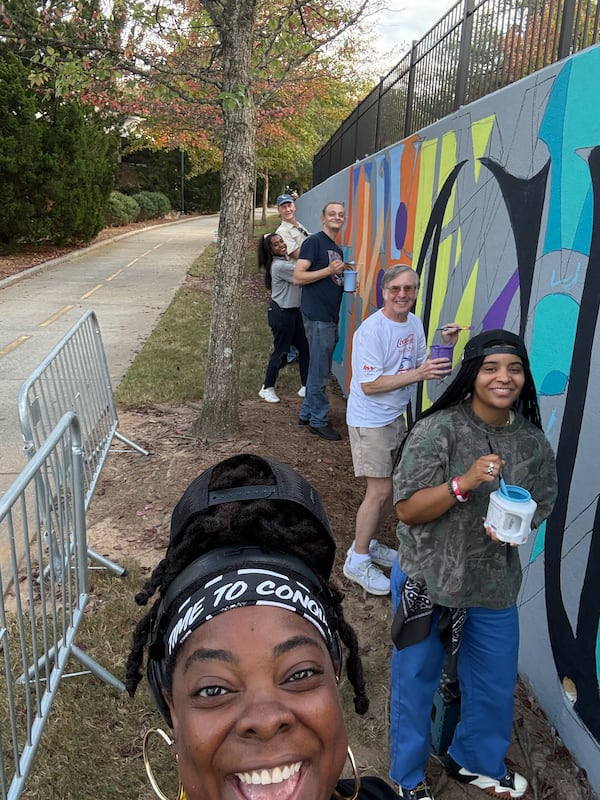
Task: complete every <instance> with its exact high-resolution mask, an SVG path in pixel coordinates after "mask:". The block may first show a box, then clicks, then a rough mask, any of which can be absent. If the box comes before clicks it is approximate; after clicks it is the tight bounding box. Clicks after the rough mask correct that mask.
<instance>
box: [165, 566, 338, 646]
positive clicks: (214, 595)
mask: <svg viewBox="0 0 600 800" xmlns="http://www.w3.org/2000/svg"><path fill="white" fill-rule="evenodd" d="M258 605H266V606H275V607H277V608H282V609H284V610H286V611H292V612H294V613H296V614H300V615H301V616H302V617H304V619H306V620H307V621H308V622H310V623H311V624H312V625H313V626H314V627H315V628H316V630H317V631H318V632H319V634H320V636H321V637H322V638H323V639H324V640H325V643H326V644H327V648H328V649H329V650H331V645H332V641H333V634H332V632H331V629H330V627H329V624H328V622H327V617H326V615H325V610H324V608H323V606H322V605H321V603H320V602H319V600H318V599H317V598H316V597H315V592H314V590H311V588H309V587H308V586H307V585H306V584H305V583H303V582H302V581H301V580H300V579H299V577H296V576H292V575H290V574H285V573H284V572H282V571H279V570H275V569H269V568H268V567H262V568H259V567H240V568H237V569H233V570H231V571H224V572H222V573H221V574H219V575H216V576H215V577H213V578H212V579H210V580H209V581H207V582H206V583H203V584H202V586H200V587H199V588H196V589H195V590H193V591H192V592H191V593H190V594H189V595H188V596H187V597H184V599H183V600H182V601H181V603H180V604H179V605H178V607H177V608H176V609H174V610H173V612H172V617H171V620H170V622H169V625H168V627H167V630H166V635H165V638H164V643H165V656H166V658H167V660H171V659H172V658H173V656H174V655H175V653H176V652H177V650H178V649H179V648H180V647H181V646H182V644H183V643H184V642H185V641H186V639H187V638H188V636H189V635H190V634H191V633H192V632H193V631H194V630H196V628H198V627H199V626H200V625H202V624H204V623H205V622H208V621H209V620H210V619H213V618H214V617H216V616H217V615H218V614H222V613H223V612H225V611H231V610H232V609H234V608H242V607H244V606H258Z"/></svg>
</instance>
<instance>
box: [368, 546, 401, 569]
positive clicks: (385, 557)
mask: <svg viewBox="0 0 600 800" xmlns="http://www.w3.org/2000/svg"><path fill="white" fill-rule="evenodd" d="M369 555H370V556H371V561H372V562H373V563H374V564H378V565H379V566H380V567H392V566H393V565H394V561H395V560H396V559H397V558H398V552H397V551H396V550H392V548H391V547H388V546H387V545H386V544H380V543H379V542H378V541H377V539H371V541H370V543H369Z"/></svg>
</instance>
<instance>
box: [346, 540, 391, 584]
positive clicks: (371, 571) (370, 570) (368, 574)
mask: <svg viewBox="0 0 600 800" xmlns="http://www.w3.org/2000/svg"><path fill="white" fill-rule="evenodd" d="M353 553H354V544H353V545H352V547H351V548H350V550H348V555H347V556H346V560H345V561H344V569H343V572H344V575H345V576H346V577H347V578H349V580H351V581H354V583H358V585H359V586H362V587H363V589H365V590H366V591H367V592H369V593H370V594H378V595H384V594H389V593H390V582H389V579H388V578H386V577H385V575H384V574H383V572H382V571H381V570H380V569H379V568H378V567H376V566H375V564H373V562H372V561H371V559H370V558H369V559H367V560H366V561H363V562H361V563H360V564H359V565H358V566H357V567H354V566H352V564H351V559H352V554H353Z"/></svg>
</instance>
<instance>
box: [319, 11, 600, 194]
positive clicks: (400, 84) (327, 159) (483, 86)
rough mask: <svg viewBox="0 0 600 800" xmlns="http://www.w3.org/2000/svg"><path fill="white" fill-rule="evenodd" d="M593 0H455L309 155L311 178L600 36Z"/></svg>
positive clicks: (326, 174)
mask: <svg viewBox="0 0 600 800" xmlns="http://www.w3.org/2000/svg"><path fill="white" fill-rule="evenodd" d="M599 24H600V5H599V3H598V1H597V0H479V2H477V0H459V2H458V3H456V5H454V6H453V7H452V8H451V9H450V10H449V11H448V13H447V14H446V15H445V16H444V17H442V19H441V20H440V21H439V22H438V23H437V24H436V25H434V27H433V28H431V29H430V30H429V31H428V32H427V33H426V34H425V36H423V38H422V39H420V40H419V41H415V42H413V45H412V47H411V49H410V51H409V52H408V53H407V54H406V55H405V56H404V58H403V59H402V60H401V61H400V62H399V63H398V64H397V65H396V66H395V67H394V68H393V69H392V70H391V71H390V72H389V73H388V74H387V75H386V76H385V77H383V78H382V79H381V80H380V82H379V84H378V85H377V86H376V87H375V88H374V89H373V90H372V91H371V92H370V93H369V94H368V95H367V97H365V99H364V100H362V101H361V102H360V103H359V105H358V106H357V107H356V108H355V109H354V111H353V112H352V113H351V114H350V115H349V116H348V117H347V118H346V119H345V120H344V122H343V123H342V125H341V126H340V127H339V128H338V130H337V131H336V132H335V133H334V134H333V136H332V137H331V138H330V139H329V141H328V142H327V143H326V144H325V145H324V146H323V147H322V148H321V149H320V150H319V152H318V153H317V155H316V156H315V158H314V160H313V186H315V185H316V184H318V183H321V182H322V181H324V180H325V179H326V178H328V177H329V176H330V175H334V174H335V173H336V172H339V171H340V170H341V169H344V167H347V166H349V165H350V164H352V163H354V162H355V161H356V160H359V159H362V158H365V156H368V155H371V154H372V153H376V152H377V151H379V150H381V149H382V148H384V147H387V146H388V145H391V144H395V143H396V142H398V141H400V140H401V139H404V138H405V137H406V136H410V134H411V133H414V132H415V131H418V130H421V129H422V128H425V127H426V126H427V125H431V124H432V123H434V122H437V120H439V119H442V117H445V116H446V115H447V114H450V113H451V112H452V111H455V110H457V109H458V108H460V106H463V105H466V104H467V103H471V102H473V101H474V100H477V99H478V98H480V97H483V96H485V95H487V94H490V93H491V92H493V91H495V90H496V89H500V88H501V87H502V86H507V85H508V84H509V83H513V82H514V81H517V80H519V79H520V78H523V77H525V76H526V75H530V74H531V73H532V72H536V71H537V70H539V69H542V67H545V66H548V65H549V64H553V63H554V62H556V61H559V60H560V59H562V58H566V57H567V56H569V55H572V54H573V53H576V52H578V51H579V50H584V49H585V48H586V47H590V46H591V45H593V44H596V43H597V42H598V41H599V38H600V33H599Z"/></svg>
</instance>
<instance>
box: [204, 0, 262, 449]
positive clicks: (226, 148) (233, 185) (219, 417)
mask: <svg viewBox="0 0 600 800" xmlns="http://www.w3.org/2000/svg"><path fill="white" fill-rule="evenodd" d="M204 6H205V8H206V10H207V11H208V12H209V14H210V15H211V18H212V19H213V22H214V23H215V24H216V26H217V28H218V30H219V35H220V39H221V44H222V53H223V86H222V89H223V96H224V98H225V99H224V100H223V123H224V131H223V135H224V141H223V167H222V169H221V216H220V219H219V234H218V241H217V252H216V257H215V272H214V286H213V298H212V310H211V318H210V336H209V343H208V356H207V360H206V381H205V384H204V400H203V403H202V410H201V412H200V417H199V419H198V421H197V423H196V425H195V433H197V434H200V435H202V436H206V437H207V438H211V439H215V438H221V437H226V436H229V435H234V434H235V433H237V432H238V430H239V413H238V404H239V364H240V353H239V347H240V314H241V285H242V277H243V274H244V264H245V259H246V253H247V251H248V244H249V243H248V220H249V219H250V214H251V212H252V208H253V205H252V204H253V195H254V176H255V163H256V126H257V119H256V108H255V105H254V100H253V97H252V95H251V94H249V93H248V92H247V93H246V98H245V99H244V101H243V102H239V101H237V100H235V99H233V100H232V99H231V98H233V97H234V96H235V95H236V94H237V93H238V92H239V91H240V89H246V87H248V85H249V83H250V58H251V54H252V40H253V29H254V17H255V7H256V0H230V2H225V3H224V4H223V3H222V2H210V0H208V1H207V2H205V3H204Z"/></svg>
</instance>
